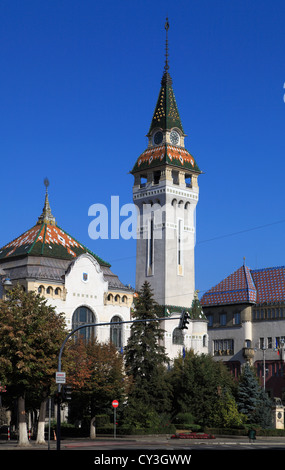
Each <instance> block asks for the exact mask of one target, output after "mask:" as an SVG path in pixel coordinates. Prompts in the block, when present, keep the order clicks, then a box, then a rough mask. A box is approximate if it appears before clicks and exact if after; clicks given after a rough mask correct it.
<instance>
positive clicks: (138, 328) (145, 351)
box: [124, 282, 171, 427]
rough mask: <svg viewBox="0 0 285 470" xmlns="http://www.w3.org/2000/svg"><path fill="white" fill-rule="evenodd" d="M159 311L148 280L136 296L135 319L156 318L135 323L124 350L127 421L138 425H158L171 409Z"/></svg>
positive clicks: (166, 358)
mask: <svg viewBox="0 0 285 470" xmlns="http://www.w3.org/2000/svg"><path fill="white" fill-rule="evenodd" d="M159 312H160V308H159V305H158V304H157V303H156V302H155V300H154V298H153V292H152V289H151V287H150V284H149V283H148V282H145V283H144V284H143V286H142V288H141V289H140V291H139V292H138V295H137V297H136V298H135V308H134V312H133V318H134V320H144V319H153V320H154V321H151V322H147V321H146V322H137V323H136V322H135V323H133V324H132V326H131V335H130V338H129V340H128V343H127V346H126V348H125V350H124V356H125V365H126V373H127V374H128V376H130V377H131V380H132V384H131V386H130V388H129V392H128V407H127V409H126V413H125V422H128V423H129V424H132V425H135V426H141V425H142V423H144V426H148V427H150V426H151V423H154V422H155V424H157V422H158V421H159V417H158V415H159V414H161V413H164V412H166V411H168V410H169V409H170V404H171V387H170V384H169V382H168V380H167V371H166V364H167V363H168V357H167V355H166V353H165V348H164V346H162V345H161V341H162V339H163V336H164V330H163V329H162V328H161V327H160V322H159V321H155V319H156V318H158V317H159Z"/></svg>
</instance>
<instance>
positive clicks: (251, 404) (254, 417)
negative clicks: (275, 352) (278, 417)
mask: <svg viewBox="0 0 285 470" xmlns="http://www.w3.org/2000/svg"><path fill="white" fill-rule="evenodd" d="M237 405H238V409H239V411H240V412H241V413H243V414H245V415H246V416H247V422H248V423H252V424H257V425H260V426H262V427H263V428H266V427H270V426H271V422H272V416H271V402H270V399H269V398H268V396H267V395H266V393H265V392H264V390H263V389H262V387H261V386H260V385H259V383H258V379H257V377H256V374H255V372H254V371H253V369H252V368H251V367H250V366H249V365H248V364H246V366H245V367H244V371H243V373H242V375H241V378H240V382H239V386H238V393H237Z"/></svg>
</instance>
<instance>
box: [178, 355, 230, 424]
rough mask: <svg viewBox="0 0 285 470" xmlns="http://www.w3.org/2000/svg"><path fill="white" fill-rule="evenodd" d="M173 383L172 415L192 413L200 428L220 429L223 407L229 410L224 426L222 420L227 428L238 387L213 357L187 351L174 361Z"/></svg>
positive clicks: (224, 368)
mask: <svg viewBox="0 0 285 470" xmlns="http://www.w3.org/2000/svg"><path fill="white" fill-rule="evenodd" d="M170 381H171V384H172V388H173V411H174V412H175V413H176V414H177V413H181V412H182V413H192V414H193V415H194V416H195V419H196V422H197V424H201V425H208V426H213V425H217V416H220V418H221V415H220V412H221V407H222V404H224V405H225V406H226V407H227V408H228V410H227V412H226V414H225V419H224V420H223V422H221V419H220V423H219V424H220V425H223V426H225V425H226V421H228V420H229V419H230V418H229V415H230V414H231V415H232V416H233V415H234V414H235V413H234V410H233V409H232V410H231V412H230V405H232V404H233V401H232V398H233V393H234V390H235V383H234V381H233V379H232V376H231V375H230V373H229V372H228V370H227V369H226V367H225V366H224V365H223V364H222V363H220V362H215V361H214V360H213V358H212V357H211V356H209V355H205V354H200V355H198V354H195V353H194V352H193V351H192V350H191V351H188V350H187V351H186V354H185V358H182V357H179V358H177V359H175V361H174V366H173V368H172V370H171V372H170ZM222 397H224V399H223V400H222ZM232 421H234V419H232ZM237 421H239V420H237ZM237 424H238V423H237Z"/></svg>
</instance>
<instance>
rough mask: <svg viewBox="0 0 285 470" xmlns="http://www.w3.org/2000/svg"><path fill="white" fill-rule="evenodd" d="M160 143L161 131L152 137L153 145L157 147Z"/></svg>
mask: <svg viewBox="0 0 285 470" xmlns="http://www.w3.org/2000/svg"><path fill="white" fill-rule="evenodd" d="M162 141H163V133H162V132H161V131H158V132H156V133H155V134H154V136H153V142H154V144H155V145H159V144H161V142H162Z"/></svg>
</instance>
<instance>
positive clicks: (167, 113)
mask: <svg viewBox="0 0 285 470" xmlns="http://www.w3.org/2000/svg"><path fill="white" fill-rule="evenodd" d="M164 28H165V31H166V40H165V64H164V70H163V76H162V79H161V88H160V92H159V96H158V100H157V103H156V107H155V110H154V114H153V117H152V121H151V125H150V128H149V131H148V134H147V135H148V136H149V135H150V134H151V132H152V131H153V130H154V129H156V128H160V129H161V130H163V131H165V130H170V129H172V128H173V127H176V128H178V129H180V130H181V132H182V135H185V134H184V130H183V127H182V123H181V119H180V116H179V111H178V107H177V103H176V99H175V95H174V91H173V88H172V78H171V76H170V74H169V72H168V70H169V60H168V59H169V48H168V30H169V22H168V17H167V18H166V22H165V25H164Z"/></svg>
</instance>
